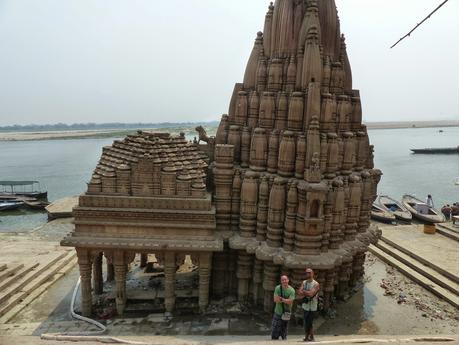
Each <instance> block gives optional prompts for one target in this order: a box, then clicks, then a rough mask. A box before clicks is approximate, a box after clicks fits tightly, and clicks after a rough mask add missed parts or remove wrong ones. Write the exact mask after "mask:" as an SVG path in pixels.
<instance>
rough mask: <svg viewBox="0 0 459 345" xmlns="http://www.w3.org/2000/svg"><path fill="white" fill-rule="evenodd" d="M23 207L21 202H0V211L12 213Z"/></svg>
mask: <svg viewBox="0 0 459 345" xmlns="http://www.w3.org/2000/svg"><path fill="white" fill-rule="evenodd" d="M22 205H24V202H22V201H0V211H12V210H16V209H18V208H19V207H21V206H22Z"/></svg>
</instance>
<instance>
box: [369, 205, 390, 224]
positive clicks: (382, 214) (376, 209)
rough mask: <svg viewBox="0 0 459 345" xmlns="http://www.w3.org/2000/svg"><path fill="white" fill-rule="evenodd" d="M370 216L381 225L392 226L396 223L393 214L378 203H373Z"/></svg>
mask: <svg viewBox="0 0 459 345" xmlns="http://www.w3.org/2000/svg"><path fill="white" fill-rule="evenodd" d="M370 214H371V218H372V219H373V220H377V221H378V222H381V223H387V224H391V223H394V222H395V221H396V218H395V216H394V215H393V214H392V213H390V212H387V211H385V210H384V209H383V208H382V207H380V206H379V205H378V204H376V203H373V206H372V208H371V212H370Z"/></svg>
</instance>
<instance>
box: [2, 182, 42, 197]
mask: <svg viewBox="0 0 459 345" xmlns="http://www.w3.org/2000/svg"><path fill="white" fill-rule="evenodd" d="M0 187H2V191H0V196H2V197H33V198H36V199H46V198H47V197H48V192H47V191H43V190H41V188H40V182H38V181H0Z"/></svg>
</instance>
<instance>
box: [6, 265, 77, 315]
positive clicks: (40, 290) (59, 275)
mask: <svg viewBox="0 0 459 345" xmlns="http://www.w3.org/2000/svg"><path fill="white" fill-rule="evenodd" d="M76 263H77V259H76V258H75V256H73V258H72V260H70V261H69V262H68V263H67V264H66V265H65V266H63V267H62V268H61V269H59V270H58V271H57V272H55V273H54V276H52V277H51V278H50V279H49V280H48V281H46V282H45V283H43V284H42V285H41V286H39V287H37V288H36V289H35V290H33V291H32V292H31V293H30V294H29V295H28V296H27V297H25V298H24V299H23V300H21V301H20V302H19V303H18V304H16V305H15V306H14V307H13V308H11V309H10V310H9V311H8V312H6V313H5V315H3V316H1V317H0V324H4V323H7V322H9V321H10V320H11V319H12V318H14V317H15V316H16V315H17V314H18V313H20V312H21V311H22V310H23V309H24V308H25V307H27V306H28V305H29V304H30V303H32V302H33V301H34V300H35V299H36V298H38V297H39V296H40V295H41V294H42V293H43V292H45V291H46V290H47V289H48V288H49V287H50V286H51V285H53V284H54V283H55V282H57V281H58V280H59V279H60V278H62V277H63V276H64V275H66V274H67V273H68V272H69V271H71V270H72V269H73V268H74V267H75V265H76Z"/></svg>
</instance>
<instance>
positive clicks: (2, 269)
mask: <svg viewBox="0 0 459 345" xmlns="http://www.w3.org/2000/svg"><path fill="white" fill-rule="evenodd" d="M6 267H7V266H6V264H0V272H3V271H4V270H6Z"/></svg>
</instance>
